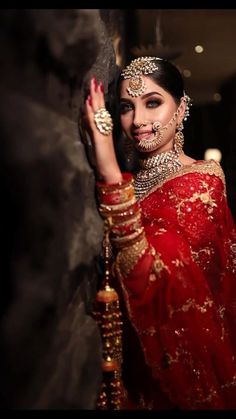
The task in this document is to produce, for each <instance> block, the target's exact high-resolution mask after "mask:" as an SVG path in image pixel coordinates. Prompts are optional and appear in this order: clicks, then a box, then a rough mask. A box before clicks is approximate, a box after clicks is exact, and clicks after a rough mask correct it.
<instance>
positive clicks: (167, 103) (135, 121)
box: [120, 76, 185, 152]
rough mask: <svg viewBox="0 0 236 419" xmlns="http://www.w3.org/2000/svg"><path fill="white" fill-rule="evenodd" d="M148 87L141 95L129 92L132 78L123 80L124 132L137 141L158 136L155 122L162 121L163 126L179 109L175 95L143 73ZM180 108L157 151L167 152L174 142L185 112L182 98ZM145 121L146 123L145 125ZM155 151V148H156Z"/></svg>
mask: <svg viewBox="0 0 236 419" xmlns="http://www.w3.org/2000/svg"><path fill="white" fill-rule="evenodd" d="M143 79H144V81H145V85H146V89H145V91H144V93H143V94H142V95H140V96H138V97H132V96H131V95H130V94H129V93H128V92H127V87H129V79H125V80H123V81H122V83H121V90H120V120H121V126H122V129H123V131H124V134H125V135H126V136H127V138H129V139H132V140H133V141H135V142H136V145H137V143H139V142H140V140H143V141H144V140H147V141H148V140H151V139H153V138H154V135H155V132H154V131H153V128H152V124H153V123H154V122H155V121H159V122H160V123H161V125H162V127H164V126H166V125H167V124H168V123H169V121H170V120H171V118H172V117H173V115H174V113H175V112H176V111H177V109H178V105H177V104H176V102H175V100H174V98H173V97H172V96H171V94H170V93H168V92H167V91H166V90H164V89H163V88H162V87H160V86H159V85H158V84H156V83H155V82H154V81H153V80H152V79H151V78H149V77H146V76H143ZM181 107H182V108H183V109H180V112H179V114H178V116H177V118H176V120H175V121H173V123H172V124H169V125H168V127H166V129H165V130H163V136H162V139H161V142H160V144H158V146H157V149H156V151H158V152H163V151H166V150H169V149H171V148H172V146H173V139H174V135H175V132H176V124H178V123H180V122H181V121H182V119H183V116H184V110H185V104H184V102H183V101H181V104H180V108H181ZM141 124H144V126H141V127H140V125H141ZM152 151H153V150H152Z"/></svg>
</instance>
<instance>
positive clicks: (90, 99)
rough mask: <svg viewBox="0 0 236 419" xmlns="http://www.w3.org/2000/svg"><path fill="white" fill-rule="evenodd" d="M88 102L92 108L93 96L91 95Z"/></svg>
mask: <svg viewBox="0 0 236 419" xmlns="http://www.w3.org/2000/svg"><path fill="white" fill-rule="evenodd" d="M88 101H89V104H90V106H92V98H91V96H90V95H89V97H88Z"/></svg>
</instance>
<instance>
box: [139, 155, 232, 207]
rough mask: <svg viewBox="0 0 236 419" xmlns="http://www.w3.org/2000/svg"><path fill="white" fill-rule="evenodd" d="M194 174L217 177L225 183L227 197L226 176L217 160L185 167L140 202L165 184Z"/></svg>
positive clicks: (149, 192)
mask: <svg viewBox="0 0 236 419" xmlns="http://www.w3.org/2000/svg"><path fill="white" fill-rule="evenodd" d="M192 173H199V174H204V175H210V176H212V175H215V176H217V177H218V178H220V180H221V181H222V183H223V186H224V196H226V183H225V175H224V172H223V170H222V168H221V166H220V164H219V163H218V162H216V161H215V160H209V161H203V162H197V163H194V164H191V165H187V166H183V167H182V168H181V169H180V170H179V171H178V172H177V173H175V174H174V175H173V176H170V177H169V178H168V179H166V180H165V181H164V182H162V183H161V184H159V185H157V186H154V187H153V188H151V189H150V190H149V191H148V192H147V193H146V194H145V195H144V196H142V197H141V198H140V199H139V202H141V201H142V200H143V199H145V198H146V197H147V196H148V195H150V194H151V193H152V192H154V191H156V190H157V189H159V188H161V187H162V186H163V184H164V183H166V182H168V181H169V180H172V179H176V178H179V177H181V176H183V175H186V174H192Z"/></svg>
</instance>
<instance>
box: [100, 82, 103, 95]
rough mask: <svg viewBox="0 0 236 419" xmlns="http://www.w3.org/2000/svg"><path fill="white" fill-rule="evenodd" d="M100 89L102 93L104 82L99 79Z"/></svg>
mask: <svg viewBox="0 0 236 419" xmlns="http://www.w3.org/2000/svg"><path fill="white" fill-rule="evenodd" d="M100 89H101V92H102V93H104V84H103V81H101V83H100Z"/></svg>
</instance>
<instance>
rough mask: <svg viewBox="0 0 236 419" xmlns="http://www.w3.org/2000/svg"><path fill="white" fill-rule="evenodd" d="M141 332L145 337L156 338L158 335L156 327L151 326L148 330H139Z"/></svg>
mask: <svg viewBox="0 0 236 419" xmlns="http://www.w3.org/2000/svg"><path fill="white" fill-rule="evenodd" d="M139 332H140V334H141V335H143V336H154V335H155V334H156V333H157V330H156V329H155V327H154V326H150V327H149V328H148V329H145V330H139Z"/></svg>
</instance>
